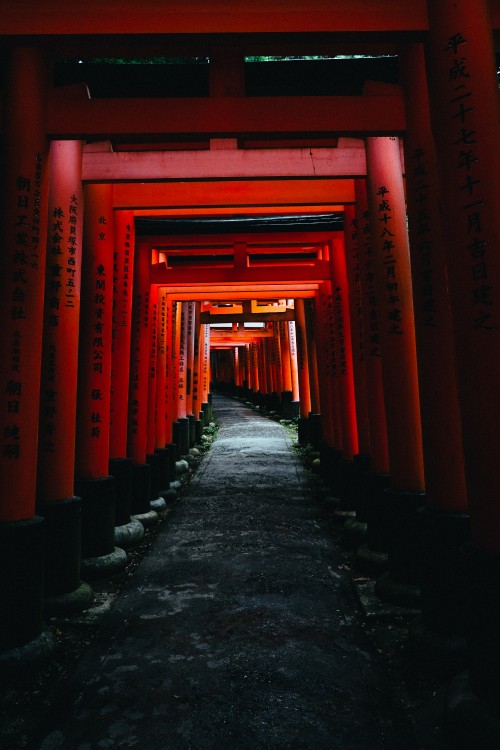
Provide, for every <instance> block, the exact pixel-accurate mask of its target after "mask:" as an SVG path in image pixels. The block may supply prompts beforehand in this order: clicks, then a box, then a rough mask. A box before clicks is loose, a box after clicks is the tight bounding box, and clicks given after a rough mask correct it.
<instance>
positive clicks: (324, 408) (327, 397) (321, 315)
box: [315, 281, 336, 470]
mask: <svg viewBox="0 0 500 750" xmlns="http://www.w3.org/2000/svg"><path fill="white" fill-rule="evenodd" d="M331 290H332V286H331V283H330V282H329V281H325V282H323V284H321V286H320V289H319V290H318V293H317V295H316V298H315V305H316V329H317V331H318V338H319V347H318V370H319V373H320V378H319V388H320V401H321V426H322V443H323V444H324V445H325V447H327V448H328V453H330V454H331V453H332V450H336V448H335V420H334V400H333V388H334V386H333V379H334V374H335V343H334V320H333V298H332V294H331ZM324 458H325V459H326V456H325V457H324ZM330 458H331V455H330ZM321 463H322V464H324V463H325V461H324V459H323V456H322V461H321ZM328 464H330V460H329V461H328ZM323 468H324V467H323V466H322V470H323Z"/></svg>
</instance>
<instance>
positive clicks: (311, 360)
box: [303, 299, 321, 414]
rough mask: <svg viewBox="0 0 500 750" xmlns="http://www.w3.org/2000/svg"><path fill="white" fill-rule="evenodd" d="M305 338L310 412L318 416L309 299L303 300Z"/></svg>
mask: <svg viewBox="0 0 500 750" xmlns="http://www.w3.org/2000/svg"><path fill="white" fill-rule="evenodd" d="M303 303H304V312H305V324H306V328H305V330H306V336H307V361H308V364H309V387H310V390H311V412H313V413H314V414H319V413H320V412H321V404H320V400H319V374H318V356H317V341H316V339H317V333H318V332H317V330H316V325H315V320H314V306H313V302H312V300H310V299H305V300H303Z"/></svg>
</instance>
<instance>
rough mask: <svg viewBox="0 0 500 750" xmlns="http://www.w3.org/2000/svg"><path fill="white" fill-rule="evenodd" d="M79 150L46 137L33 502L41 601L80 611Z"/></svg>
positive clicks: (84, 601)
mask: <svg viewBox="0 0 500 750" xmlns="http://www.w3.org/2000/svg"><path fill="white" fill-rule="evenodd" d="M82 147H83V144H82V142H81V141H53V142H52V144H51V152H50V188H49V208H48V216H49V226H48V233H47V264H46V286H45V315H44V342H43V358H42V374H41V386H40V426H39V443H38V471H37V505H38V509H39V512H40V513H41V514H42V515H43V516H44V517H45V519H46V537H47V538H46V555H45V594H46V596H48V597H50V599H49V600H48V602H47V604H49V605H51V604H52V606H56V605H57V606H59V608H60V609H63V608H64V607H65V606H67V607H69V608H75V607H76V609H78V608H81V609H84V608H85V607H87V606H88V605H89V603H90V602H91V601H92V598H93V594H92V591H91V590H90V589H89V587H88V586H87V585H86V584H81V583H80V558H81V499H80V498H79V497H75V496H74V481H75V439H76V389H77V381H78V335H79V325H80V282H81V269H82V234H83V191H82V179H81V176H82ZM54 597H57V599H55V598H54Z"/></svg>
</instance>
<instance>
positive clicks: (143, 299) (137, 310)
mask: <svg viewBox="0 0 500 750" xmlns="http://www.w3.org/2000/svg"><path fill="white" fill-rule="evenodd" d="M150 262H151V246H150V244H149V243H147V242H138V243H136V246H135V259H134V287H133V296H132V331H131V333H132V335H131V349H130V378H129V400H128V429H127V454H128V457H129V458H130V459H131V460H132V474H131V481H132V514H133V515H134V516H138V517H139V520H141V522H142V521H144V522H145V523H148V520H149V519H150V518H151V516H150V515H149V514H150V513H151V509H150V498H151V467H150V465H149V464H148V463H147V462H146V453H147V437H148V436H147V422H148V385H149V377H148V374H149V356H150V344H149V341H150V338H149V337H150V326H149V300H150V294H151V290H150V286H151V285H150V281H149V270H150ZM153 518H154V519H155V518H156V514H155V516H153Z"/></svg>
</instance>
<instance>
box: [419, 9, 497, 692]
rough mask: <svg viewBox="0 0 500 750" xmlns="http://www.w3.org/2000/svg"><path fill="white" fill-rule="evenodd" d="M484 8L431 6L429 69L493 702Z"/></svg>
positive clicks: (493, 329) (490, 179) (493, 403)
mask: <svg viewBox="0 0 500 750" xmlns="http://www.w3.org/2000/svg"><path fill="white" fill-rule="evenodd" d="M489 5H490V4H489V3H488V2H486V1H485V0H479V1H478V2H471V0H455V2H449V0H444V1H443V2H442V3H439V4H433V3H429V7H428V14H429V27H430V38H429V61H428V62H429V65H428V69H429V86H430V92H431V118H432V124H433V131H434V136H435V140H436V149H437V154H438V168H439V172H440V179H441V186H442V189H441V193H440V197H441V201H442V206H443V209H444V219H445V224H446V232H447V234H448V236H449V247H450V254H449V259H448V261H449V262H448V280H449V286H450V299H451V309H452V320H453V326H454V331H455V344H456V364H457V385H458V400H459V405H460V414H461V421H462V434H463V451H464V462H465V476H466V481H467V490H468V500H469V512H470V521H471V533H472V541H473V545H474V548H475V550H477V556H476V557H477V560H476V564H477V567H476V568H475V570H474V595H475V597H476V599H475V600H474V601H473V602H472V603H471V604H470V605H469V606H470V611H471V612H472V613H473V623H472V627H471V628H470V632H471V640H470V644H469V646H470V648H469V651H470V657H471V661H470V677H471V684H472V686H473V689H474V691H475V692H476V694H477V695H479V696H480V697H483V696H484V697H485V698H487V700H488V702H489V703H491V702H494V703H495V704H496V705H498V702H499V701H500V692H499V690H498V671H499V669H500V646H499V641H498V627H499V623H500V594H499V592H500V586H499V581H500V509H499V504H498V490H499V487H500V461H499V460H498V451H497V446H498V445H499V437H500V435H499V433H500V398H499V395H498V388H497V384H498V380H499V375H500V347H499V341H498V339H499V330H500V297H499V290H500V256H499V254H498V243H499V237H500V215H499V213H498V196H499V191H500V187H499V183H498V174H499V169H500V111H499V102H498V85H497V77H496V64H495V54H494V45H493V39H492V24H491V18H490V15H489ZM443 188H444V189H443Z"/></svg>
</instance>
